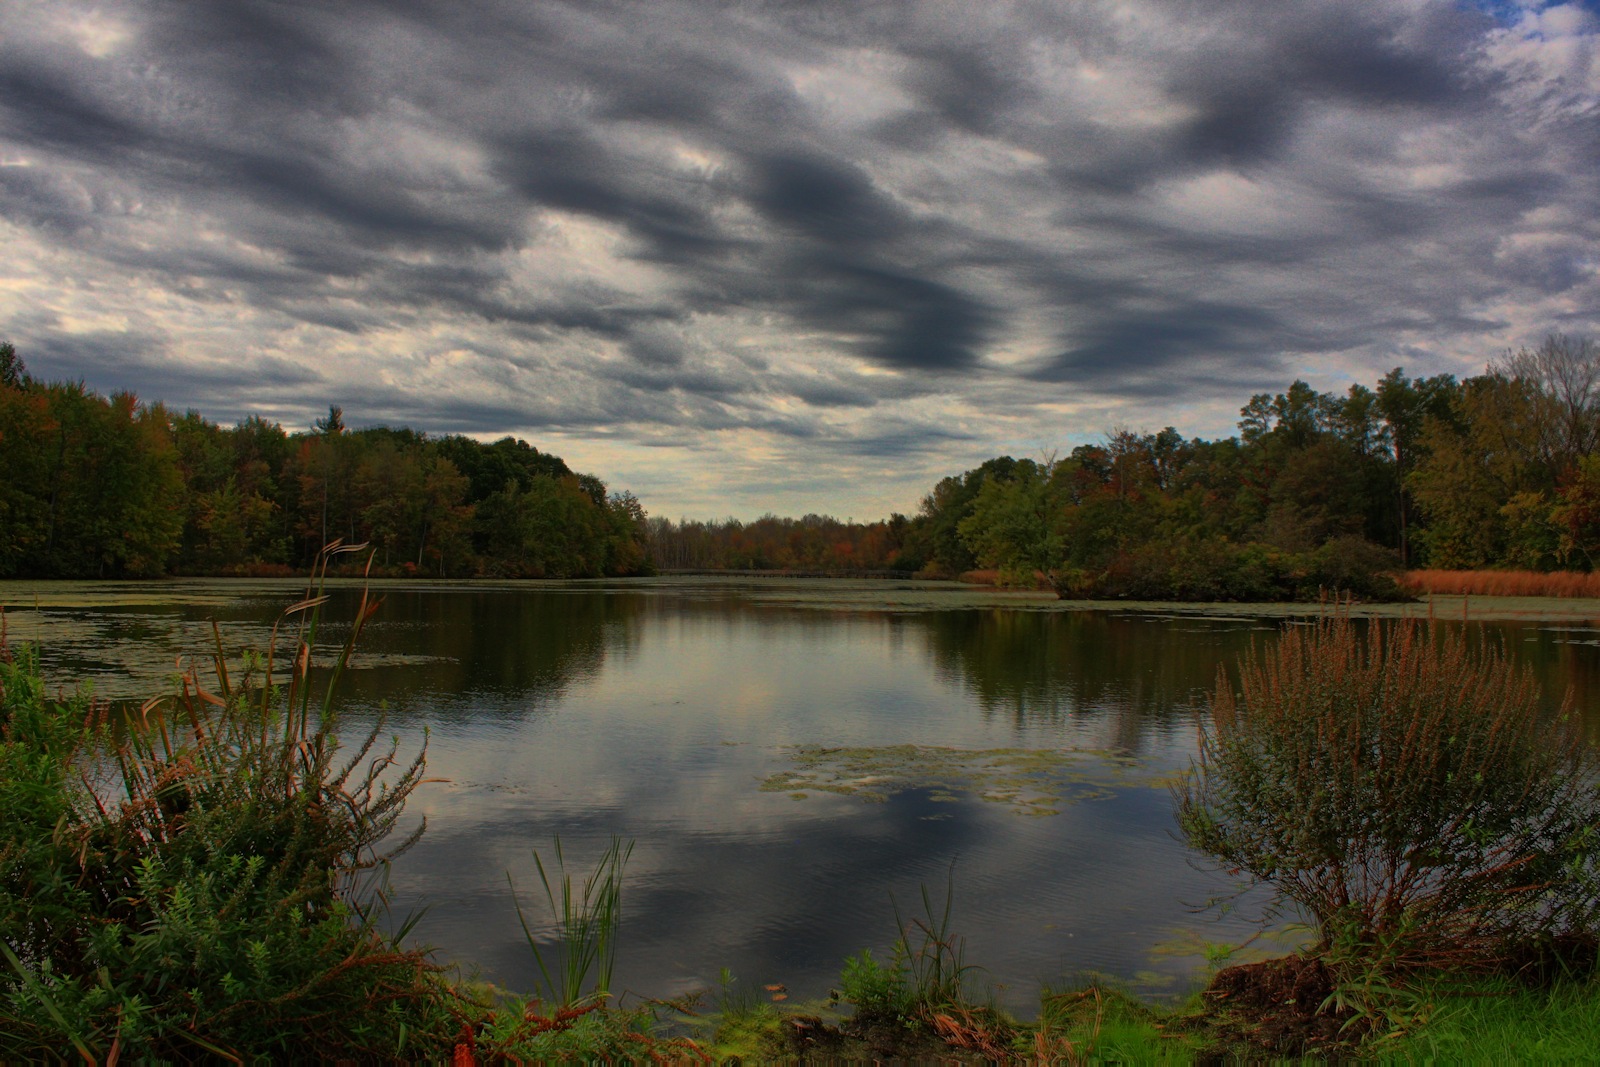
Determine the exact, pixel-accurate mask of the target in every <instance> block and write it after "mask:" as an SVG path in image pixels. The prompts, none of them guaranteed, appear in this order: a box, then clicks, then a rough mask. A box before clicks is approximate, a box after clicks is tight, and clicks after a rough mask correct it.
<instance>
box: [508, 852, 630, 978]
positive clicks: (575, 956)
mask: <svg viewBox="0 0 1600 1067" xmlns="http://www.w3.org/2000/svg"><path fill="white" fill-rule="evenodd" d="M632 854H633V842H632V841H629V842H627V843H624V842H623V841H622V839H621V838H618V837H613V838H612V839H611V844H610V846H609V847H607V849H606V850H605V852H604V853H603V854H602V855H601V857H600V859H599V861H598V862H597V863H596V864H595V868H594V870H593V871H591V872H590V874H589V876H588V877H587V878H585V879H584V880H583V886H582V888H581V889H580V890H579V891H578V892H577V893H574V892H573V880H572V875H571V874H570V873H568V871H567V862H566V857H565V856H564V855H563V853H562V849H561V839H560V838H559V837H558V838H556V840H555V857H556V859H555V869H556V872H557V875H558V879H557V880H558V881H559V883H560V886H561V893H560V896H559V898H558V897H557V895H556V890H555V887H554V886H553V885H551V882H550V874H549V872H548V871H546V870H545V866H544V859H543V858H542V857H541V856H540V855H539V853H538V852H535V853H534V854H533V862H534V865H535V866H536V867H537V868H538V871H539V882H540V884H541V885H542V886H543V888H544V895H545V900H546V902H547V903H548V904H549V905H550V912H551V914H552V916H553V917H554V921H555V923H556V942H557V943H556V945H555V946H554V947H555V951H556V953H557V957H558V959H559V962H556V961H554V960H550V959H548V958H547V952H548V950H549V948H550V947H551V946H546V948H545V949H541V948H540V947H539V939H538V938H536V937H535V936H534V934H533V930H532V929H531V928H530V927H529V926H528V918H527V916H526V915H525V914H524V913H523V910H522V903H521V901H519V900H517V895H516V894H517V887H516V885H515V883H512V882H511V875H510V873H509V872H507V874H506V882H507V883H508V884H510V885H511V899H512V902H513V903H514V904H515V905H516V909H517V921H518V922H519V923H520V924H521V925H522V936H523V937H524V938H525V939H526V941H527V943H528V950H529V951H530V952H532V953H533V959H534V962H535V963H536V964H537V965H538V968H539V974H540V977H541V978H542V979H543V981H544V989H543V996H544V997H545V998H546V999H547V1000H549V1002H550V1003H551V1004H553V1005H555V1006H556V1007H557V1008H558V1009H562V1010H566V1009H570V1008H573V1007H575V1006H578V1005H582V1004H586V1003H590V1002H603V1001H604V1000H605V999H606V998H607V997H608V996H610V994H611V975H612V972H613V970H614V969H615V967H616V962H617V929H618V927H619V926H620V925H621V923H622V869H623V867H625V866H626V865H627V862H628V857H629V856H630V855H632ZM591 973H592V974H593V976H594V982H593V988H592V989H591V988H590V981H589V978H590V974H591Z"/></svg>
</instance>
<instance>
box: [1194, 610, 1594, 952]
mask: <svg viewBox="0 0 1600 1067" xmlns="http://www.w3.org/2000/svg"><path fill="white" fill-rule="evenodd" d="M1595 783H1596V761H1595V755H1594V753H1593V751H1592V750H1591V749H1590V748H1589V747H1588V746H1587V745H1586V744H1585V742H1584V739H1583V737H1582V736H1581V734H1580V732H1579V729H1578V723H1577V722H1576V718H1575V715H1574V713H1573V706H1572V699H1571V696H1570V694H1569V695H1568V698H1567V700H1566V701H1565V702H1564V703H1563V705H1562V706H1561V709H1560V711H1559V712H1558V713H1557V714H1556V715H1554V716H1553V717H1552V716H1550V715H1548V714H1546V713H1545V712H1544V711H1543V709H1542V708H1541V702H1540V695H1539V692H1538V688H1537V685H1536V683H1535V681H1534V679H1533V676H1532V674H1531V672H1530V671H1529V670H1527V669H1525V668H1524V669H1518V668H1517V667H1516V666H1514V665H1513V664H1512V663H1511V662H1509V661H1508V659H1507V658H1506V655H1505V653H1504V651H1503V650H1502V649H1501V648H1500V647H1499V646H1497V645H1495V644H1493V643H1492V642H1491V641H1489V640H1488V639H1487V638H1486V637H1484V638H1483V639H1480V640H1477V641H1474V640H1472V639H1471V638H1470V635H1469V634H1468V633H1467V632H1465V630H1464V629H1463V628H1446V627H1444V626H1442V625H1440V624H1438V623H1434V622H1429V623H1426V624H1424V623H1420V622H1418V621H1416V620H1402V621H1396V622H1391V623H1384V622H1379V621H1373V622H1371V623H1370V624H1369V625H1368V626H1367V628H1366V629H1365V632H1362V631H1361V630H1359V629H1358V628H1357V627H1356V626H1355V625H1354V624H1352V622H1351V621H1350V620H1349V619H1348V618H1347V617H1344V616H1342V615H1328V616H1324V617H1322V618H1320V619H1319V620H1318V621H1317V622H1315V623H1314V624H1312V625H1309V626H1289V627H1286V628H1285V629H1284V631H1283V633H1282V634H1281V636H1280V637H1279V639H1278V641H1277V643H1276V644H1275V645H1274V646H1272V647H1270V648H1269V649H1267V650H1265V651H1263V650H1261V649H1256V650H1253V651H1252V652H1251V653H1250V654H1249V655H1248V656H1247V657H1245V658H1244V659H1243V661H1242V662H1241V664H1240V666H1239V673H1238V676H1237V679H1234V678H1232V677H1230V676H1229V675H1228V674H1227V673H1226V671H1221V672H1219V674H1218V679H1217V684H1216V688H1215V690H1214V691H1213V693H1212V695H1211V702H1210V720H1209V722H1208V723H1207V728H1206V730H1205V733H1204V736H1203V739H1202V743H1201V756H1200V760H1199V762H1198V764H1197V765H1196V766H1195V768H1194V769H1193V771H1192V773H1191V774H1190V775H1189V777H1188V778H1187V780H1186V781H1185V782H1184V783H1183V784H1182V785H1181V786H1179V787H1177V789H1176V790H1175V800H1176V805H1177V815H1178V821H1179V825H1180V826H1181V828H1182V831H1183V833H1184V835H1185V837H1186V838H1187V839H1188V841H1189V843H1190V844H1191V845H1193V846H1194V847H1195V848H1197V849H1199V850H1200V851H1202V852H1204V853H1206V854H1208V855H1210V856H1212V857H1214V858H1215V859H1216V860H1217V861H1218V862H1219V863H1220V864H1221V865H1222V866H1223V867H1225V868H1227V869H1229V870H1233V871H1236V872H1244V873H1246V874H1248V875H1250V876H1252V877H1253V878H1255V879H1257V880H1259V881H1264V882H1267V883H1269V884H1270V885H1272V886H1273V887H1274V888H1275V889H1276V890H1277V891H1278V892H1279V893H1280V894H1281V895H1282V897H1283V898H1285V899H1286V900H1288V901H1289V902H1291V903H1292V904H1294V905H1295V906H1297V907H1298V908H1299V909H1300V910H1301V911H1302V912H1303V913H1304V915H1305V916H1306V917H1307V918H1308V919H1309V920H1310V921H1311V922H1312V923H1313V924H1314V926H1315V931H1316V934H1317V935H1318V941H1319V944H1318V945H1317V951H1318V952H1319V953H1320V954H1322V955H1324V956H1325V957H1327V958H1328V959H1329V960H1330V962H1334V961H1342V962H1341V966H1342V967H1344V968H1345V969H1346V970H1348V969H1351V968H1355V969H1361V970H1363V973H1364V974H1365V975H1366V978H1365V979H1363V980H1365V981H1368V982H1369V983H1378V982H1379V979H1378V978H1377V977H1374V974H1377V973H1381V974H1384V975H1388V974H1392V973H1394V972H1395V971H1396V970H1397V969H1398V970H1404V969H1407V968H1422V967H1456V968H1459V967H1485V966H1493V965H1494V964H1496V963H1497V962H1501V961H1505V960H1507V959H1508V958H1511V957H1513V956H1514V955H1515V954H1516V953H1518V952H1522V951H1525V950H1526V946H1528V945H1530V944H1535V943H1539V942H1545V941H1549V940H1550V939H1552V938H1554V937H1556V936H1557V935H1573V934H1577V935H1580V936H1588V935H1590V934H1592V932H1593V929H1594V921H1595V908H1596V899H1595V898H1596V889H1597V884H1600V880H1597V876H1596V875H1597V864H1596V857H1597V854H1600V851H1597V848H1596V845H1597V837H1596V835H1597V832H1600V794H1597V791H1596V784H1595ZM1375 962H1376V963H1377V964H1379V965H1380V966H1379V968H1378V971H1377V972H1375V971H1374V970H1373V965H1374V963H1375Z"/></svg>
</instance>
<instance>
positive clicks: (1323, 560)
mask: <svg viewBox="0 0 1600 1067" xmlns="http://www.w3.org/2000/svg"><path fill="white" fill-rule="evenodd" d="M1238 426H1239V433H1238V434H1237V435H1236V436H1233V437H1228V438H1223V439H1219V440H1205V439H1201V438H1185V437H1184V436H1183V435H1182V434H1180V433H1179V432H1178V431H1177V430H1175V429H1173V428H1172V427H1167V428H1165V429H1162V430H1160V431H1155V432H1150V431H1136V430H1130V429H1126V428H1118V429H1115V430H1113V431H1112V432H1110V433H1109V434H1107V435H1106V436H1105V439H1104V440H1103V441H1102V442H1100V443H1096V444H1088V445H1081V446H1079V447H1077V448H1074V449H1073V450H1072V451H1071V452H1070V453H1069V454H1068V455H1066V456H1065V457H1059V458H1058V457H1048V458H1042V459H1037V460H1036V459H1015V458H1013V457H1010V456H1000V457H997V458H994V459H991V460H988V461H986V462H984V463H982V464H980V465H979V466H978V467H975V468H973V469H971V470H968V471H965V472H963V473H961V474H958V475H952V476H950V477H947V478H944V479H942V480H941V481H940V482H939V483H938V484H937V485H935V486H934V487H933V489H932V491H931V492H929V493H928V495H927V496H926V497H925V498H924V499H923V500H922V504H921V508H920V509H919V511H918V513H917V514H916V515H914V516H911V517H909V518H907V517H906V516H903V515H893V516H891V517H890V518H889V519H887V520H885V521H882V522H876V523H866V524H856V523H848V524H847V523H840V522H839V521H838V520H836V519H831V518H828V517H825V516H816V515H810V516H806V517H805V518H804V519H799V520H795V519H780V518H777V517H775V516H765V517H763V518H762V519H759V520H757V521H756V522H754V523H740V522H738V521H736V520H733V519H729V520H725V521H723V522H711V523H699V522H688V521H685V522H681V523H677V524H674V523H672V522H670V521H667V520H662V519H652V520H651V541H652V551H653V553H654V558H655V559H656V561H657V563H658V564H659V565H661V566H663V567H695V568H701V567H706V568H717V567H725V568H730V569H744V568H819V569H836V570H843V569H849V570H874V569H881V570H892V571H901V572H906V573H920V574H923V575H928V576H943V577H953V576H956V575H959V574H961V573H964V572H967V571H971V570H974V569H979V568H989V569H994V570H997V571H998V572H999V576H1000V580H1001V581H1002V583H1008V584H1016V585H1028V586H1031V585H1034V584H1035V583H1036V582H1038V581H1040V580H1041V579H1046V580H1048V581H1049V582H1051V583H1052V584H1053V585H1054V587H1055V588H1056V590H1057V591H1058V592H1060V593H1061V594H1062V595H1063V596H1081V597H1139V598H1161V599H1169V598H1177V599H1193V600H1216V599H1222V600H1229V599H1231V600H1276V599H1293V598H1300V597H1305V596H1315V595H1317V593H1318V591H1319V590H1330V591H1331V590H1344V591H1348V592H1351V593H1354V594H1356V595H1360V596H1367V597H1377V596H1387V595H1394V594H1395V593H1396V591H1397V590H1396V587H1395V585H1394V583H1393V582H1392V580H1391V579H1390V578H1389V577H1388V575H1389V574H1391V573H1392V572H1395V571H1398V570H1401V569H1407V568H1420V567H1434V568H1444V569H1479V568H1510V569H1522V570H1535V571H1550V570H1556V569H1564V570H1583V571H1589V570H1593V569H1594V568H1595V566H1596V563H1597V562H1600V347H1597V346H1596V345H1595V343H1594V342H1593V341H1591V340H1589V339H1586V338H1579V337H1570V336H1566V335H1562V334H1552V335H1550V336H1549V337H1547V338H1546V339H1545V340H1544V342H1543V343H1541V344H1540V345H1539V346H1537V347H1536V348H1533V349H1523V350H1520V351H1517V352H1514V353H1509V354H1507V355H1506V356H1505V357H1504V358H1502V359H1500V360H1497V361H1495V362H1493V363H1491V364H1490V365H1489V366H1488V367H1487V368H1486V369H1485V372H1484V373H1483V374H1481V375H1478V376H1476V377H1469V378H1466V379H1464V380H1457V379H1456V378H1455V377H1454V376H1452V375H1448V374H1442V375H1437V376H1434V377H1422V378H1413V377H1409V376H1407V375H1406V373H1405V372H1404V370H1403V369H1402V368H1396V369H1395V370H1393V371H1391V372H1390V373H1389V374H1387V375H1385V376H1384V377H1383V378H1382V379H1381V380H1379V381H1378V382H1377V383H1376V384H1375V385H1373V386H1367V385H1363V384H1353V385H1351V386H1350V387H1349V388H1348V389H1347V390H1346V391H1345V392H1344V393H1342V394H1339V393H1322V392H1318V391H1316V390H1315V389H1313V388H1312V387H1311V386H1309V385H1307V384H1306V383H1305V382H1303V381H1296V382H1294V383H1293V384H1291V385H1290V386H1289V388H1288V389H1287V390H1285V391H1284V392H1282V393H1277V394H1269V393H1262V394H1258V395H1256V396H1253V397H1251V398H1250V400H1249V402H1248V403H1246V404H1245V405H1244V406H1243V408H1241V410H1240V418H1239V423H1238Z"/></svg>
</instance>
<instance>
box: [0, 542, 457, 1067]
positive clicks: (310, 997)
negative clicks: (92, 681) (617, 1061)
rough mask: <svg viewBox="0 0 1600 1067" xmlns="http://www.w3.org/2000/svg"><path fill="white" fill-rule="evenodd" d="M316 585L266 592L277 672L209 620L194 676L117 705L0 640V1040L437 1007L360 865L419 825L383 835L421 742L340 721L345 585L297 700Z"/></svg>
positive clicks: (396, 1013) (436, 1029)
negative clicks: (339, 623)
mask: <svg viewBox="0 0 1600 1067" xmlns="http://www.w3.org/2000/svg"><path fill="white" fill-rule="evenodd" d="M336 550H337V549H336V546H335V551H336ZM332 554H333V552H331V551H330V553H329V555H330V556H331V555H332ZM326 599H327V598H326V597H324V596H321V595H320V594H319V595H310V596H308V597H307V598H306V599H305V600H303V601H301V602H300V603H298V604H296V605H294V606H293V607H291V608H290V609H288V611H287V612H286V613H285V615H286V618H288V619H289V620H290V621H291V623H296V622H298V624H299V626H298V631H297V634H296V636H295V639H294V643H293V653H292V656H291V659H290V668H289V671H288V672H287V674H288V676H287V686H286V687H282V686H279V685H277V684H275V683H274V678H273V657H272V653H271V651H270V649H269V651H268V652H267V653H266V655H265V656H264V657H263V658H259V659H256V660H254V661H253V662H252V664H251V666H250V667H249V668H248V669H247V670H246V671H245V673H244V675H243V676H242V677H239V678H236V679H235V678H230V675H229V671H228V668H227V664H226V661H225V657H224V656H223V654H222V648H221V641H220V638H219V639H218V643H217V655H216V660H215V663H214V672H215V681H214V682H203V681H202V678H201V675H200V672H199V671H198V670H197V669H196V668H193V667H191V668H189V669H188V670H186V671H185V672H184V673H183V674H182V676H181V677H180V679H179V680H178V684H177V692H176V694H175V695H174V696H172V697H171V698H170V699H167V700H164V701H151V702H149V703H147V704H146V705H144V706H143V707H142V708H141V709H139V711H138V713H137V714H134V715H131V716H126V717H124V718H122V719H120V720H114V718H113V716H112V715H110V713H109V710H108V709H107V708H106V706H104V705H103V704H99V703H96V702H95V701H93V700H92V699H91V698H90V697H89V696H88V695H87V694H83V693H80V694H79V695H76V696H74V697H70V698H67V699H62V700H57V699H51V698H50V697H49V696H48V694H47V693H46V690H45V687H44V683H43V681H42V680H41V678H40V676H39V671H38V663H37V658H36V656H35V655H34V654H33V653H32V652H31V651H29V650H26V649H23V650H19V651H18V652H15V653H13V652H10V651H9V650H6V651H0V946H3V949H4V952H3V953H0V955H3V957H4V958H3V959H0V1058H4V1057H9V1056H14V1055H19V1056H23V1057H28V1056H31V1055H34V1054H37V1053H38V1052H39V1051H40V1050H45V1049H49V1050H55V1051H57V1052H65V1051H67V1050H71V1051H73V1052H75V1053H76V1054H78V1055H81V1056H82V1057H84V1058H85V1059H87V1060H89V1061H91V1062H94V1061H97V1060H99V1059H106V1060H107V1061H108V1062H109V1061H111V1060H115V1059H116V1058H118V1057H132V1058H141V1059H153V1060H179V1061H182V1060H191V1059H198V1058H216V1057H220V1058H223V1059H231V1060H235V1061H240V1060H242V1059H246V1058H248V1059H252V1060H254V1059H257V1058H273V1057H283V1056H290V1057H304V1056H312V1057H315V1056H335V1055H337V1056H339V1057H350V1056H357V1057H364V1058H396V1057H405V1056H406V1055H408V1054H414V1053H415V1052H416V1050H417V1049H418V1048H419V1047H430V1046H437V1044H438V1043H440V1042H442V1041H444V1040H445V1039H446V1038H447V1036H448V1034H449V1033H450V1032H452V1031H453V1030H454V1028H455V1026H456V1025H457V1021H456V1014H457V1013H456V1011H455V1001H456V1000H457V999H458V998H456V997H455V996H454V995H453V994H452V992H451V991H450V989H449V987H448V986H447V985H446V984H445V983H444V982H443V981H442V979H441V978H440V976H439V974H438V970H439V968H437V967H436V966H434V965H433V964H431V963H430V962H429V960H428V958H427V956H426V955H425V954H424V953H422V952H419V951H414V950H406V949H402V948H400V947H398V945H399V941H400V940H401V939H402V938H403V937H404V935H405V933H406V931H407V930H408V929H409V925H404V926H402V928H401V930H400V932H399V933H398V934H395V935H389V934H387V933H385V932H384V931H383V930H381V929H380V925H379V924H380V921H381V920H382V919H383V918H384V916H385V909H386V900H385V898H384V896H383V894H382V892H381V879H380V880H379V881H378V882H376V883H375V882H374V876H377V875H381V871H382V869H383V867H384V865H385V864H386V862H387V860H388V858H390V857H392V856H393V855H395V854H396V853H398V852H399V851H403V850H404V849H405V848H406V847H407V846H408V845H409V844H410V843H411V842H412V841H414V840H415V839H416V837H417V836H418V835H419V834H420V833H421V829H420V827H419V828H418V830H417V831H416V832H415V833H413V834H411V835H410V836H408V837H406V838H404V839H403V840H401V841H399V842H398V843H397V844H396V845H394V846H393V847H392V848H389V849H388V850H387V851H384V850H383V848H382V846H383V843H384V842H385V839H386V838H387V837H388V836H389V835H390V833H391V831H393V830H394V829H395V827H396V824H397V821H398V819H399V817H400V815H401V811H402V808H403V806H404V804H405V801H406V799H407V797H409V796H410V794H411V792H412V791H413V790H414V789H415V788H416V787H417V786H418V785H419V784H420V783H421V782H422V781H423V778H422V772H423V756H422V754H420V753H419V754H418V755H417V756H416V757H415V758H414V759H413V760H410V761H409V762H407V761H401V760H400V759H399V758H398V754H397V751H396V748H395V745H394V744H393V743H390V744H388V745H384V744H381V743H380V730H381V724H380V726H377V727H374V728H373V730H372V731H371V732H370V733H369V734H367V736H366V737H365V739H364V740H362V741H360V742H359V743H356V744H353V745H347V746H342V745H341V744H340V742H339V739H338V736H337V718H338V717H337V715H336V714H335V712H334V709H333V705H332V689H333V685H334V684H335V682H336V681H337V676H338V674H339V672H340V669H341V668H342V666H343V664H344V663H345V662H346V661H347V660H348V658H349V655H350V651H351V649H352V648H353V646H354V644H355V642H356V640H357V639H358V637H359V634H360V632H361V628H362V626H363V625H364V624H365V623H366V621H367V620H368V619H369V618H370V617H371V614H372V612H373V611H374V610H375V609H376V607H377V605H376V604H375V603H372V602H371V601H369V600H368V599H367V598H366V595H365V593H363V595H362V600H361V603H360V606H359V607H358V609H357V613H356V618H355V621H354V624H353V625H352V626H351V628H350V635H349V639H348V640H347V641H346V643H345V645H344V648H343V650H342V651H341V652H340V653H339V654H338V655H337V657H336V658H335V660H334V662H333V664H332V671H331V678H330V680H329V681H328V682H327V687H326V690H325V691H323V692H322V693H321V695H320V699H318V698H317V697H315V696H314V695H313V686H312V674H311V672H312V659H313V649H314V647H315V643H316V629H317V623H318V619H319V612H320V609H321V607H322V605H323V604H324V603H325V602H326ZM275 637H276V634H275Z"/></svg>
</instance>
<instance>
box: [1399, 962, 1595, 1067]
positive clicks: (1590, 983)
mask: <svg viewBox="0 0 1600 1067" xmlns="http://www.w3.org/2000/svg"><path fill="white" fill-rule="evenodd" d="M1423 988H1424V989H1425V990H1426V991H1427V992H1428V993H1429V994H1430V997H1429V999H1430V1000H1431V1001H1432V1011H1431V1012H1430V1013H1429V1017H1428V1020H1427V1021H1426V1022H1425V1023H1424V1024H1423V1025H1421V1026H1420V1027H1418V1028H1417V1029H1415V1030H1413V1031H1411V1032H1409V1033H1406V1034H1403V1035H1401V1036H1399V1037H1395V1038H1391V1039H1388V1040H1380V1041H1378V1042H1377V1043H1375V1044H1374V1045H1372V1046H1371V1048H1370V1051H1371V1053H1372V1054H1373V1058H1374V1059H1379V1060H1385V1061H1394V1062H1414V1061H1422V1060H1436V1061H1439V1062H1445V1063H1464V1062H1478V1063H1514V1062H1523V1063H1528V1062H1538V1063H1560V1062H1570V1063H1592V1062H1593V1061H1594V1059H1595V1057H1596V1049H1597V1048H1600V979H1597V978H1588V979H1568V980H1564V981H1560V982H1557V983H1556V984H1555V985H1553V986H1552V987H1550V988H1548V989H1527V988H1523V987H1519V986H1517V985H1515V984H1513V983H1510V982H1506V981H1503V980H1501V981H1483V982H1479V983H1475V984H1473V985H1471V986H1468V987H1466V988H1463V987H1462V985H1461V983H1459V982H1455V981H1446V980H1438V979H1436V980H1434V981H1433V982H1431V983H1428V984H1426V985H1424V987H1423Z"/></svg>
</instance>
